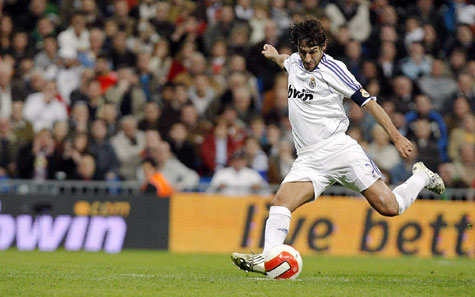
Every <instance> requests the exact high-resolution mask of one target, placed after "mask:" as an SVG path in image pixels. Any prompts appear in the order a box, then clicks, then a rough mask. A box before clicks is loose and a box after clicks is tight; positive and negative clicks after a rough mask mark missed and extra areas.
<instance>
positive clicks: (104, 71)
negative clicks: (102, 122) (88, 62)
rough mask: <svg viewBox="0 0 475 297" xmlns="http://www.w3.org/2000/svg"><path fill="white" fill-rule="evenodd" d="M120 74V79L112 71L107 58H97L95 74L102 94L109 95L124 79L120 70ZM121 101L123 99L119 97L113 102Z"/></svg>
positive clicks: (100, 56)
mask: <svg viewBox="0 0 475 297" xmlns="http://www.w3.org/2000/svg"><path fill="white" fill-rule="evenodd" d="M85 71H87V70H85ZM118 72H119V77H118V74H117V73H116V72H115V71H111V66H110V63H109V60H108V58H107V57H106V56H104V55H99V56H97V57H96V60H95V65H94V74H95V79H97V81H99V83H100V84H101V89H102V93H107V91H109V89H110V88H111V87H113V86H115V85H116V83H117V82H118V80H120V79H121V78H122V77H120V73H121V71H120V70H119V71H118ZM106 96H107V94H106ZM120 99H121V97H120V96H119V98H118V99H116V100H112V101H114V102H117V101H118V100H120Z"/></svg>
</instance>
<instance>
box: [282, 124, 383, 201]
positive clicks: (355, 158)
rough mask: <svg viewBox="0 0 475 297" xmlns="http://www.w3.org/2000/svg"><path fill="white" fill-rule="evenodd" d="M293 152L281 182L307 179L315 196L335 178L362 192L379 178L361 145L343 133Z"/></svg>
mask: <svg viewBox="0 0 475 297" xmlns="http://www.w3.org/2000/svg"><path fill="white" fill-rule="evenodd" d="M297 155H298V157H297V159H296V160H295V162H294V163H293V165H292V168H291V169H290V172H289V173H288V174H287V176H286V177H285V179H284V181H283V182H282V183H289V182H297V181H311V182H312V184H313V189H314V193H315V199H317V198H318V196H320V195H321V193H322V192H323V191H325V190H326V189H327V188H329V187H330V186H331V185H333V184H334V183H335V182H337V183H339V184H341V185H343V186H345V187H346V188H349V189H352V190H355V191H358V192H362V191H364V190H366V189H367V188H369V187H370V186H371V185H372V184H374V183H375V182H376V181H377V180H378V179H380V178H381V179H383V175H382V174H381V172H380V171H379V169H378V167H377V166H376V165H375V164H374V162H373V161H372V160H371V158H370V157H369V156H368V155H367V154H366V153H365V151H364V150H363V148H362V147H361V146H360V145H359V144H358V143H357V142H356V141H355V140H354V139H353V138H351V137H350V136H348V135H346V134H344V133H339V134H337V135H334V136H332V137H330V138H329V139H326V140H324V141H322V142H321V143H318V144H314V145H311V146H308V147H305V148H303V149H300V150H298V151H297Z"/></svg>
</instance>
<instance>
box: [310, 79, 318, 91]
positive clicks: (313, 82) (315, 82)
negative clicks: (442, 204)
mask: <svg viewBox="0 0 475 297" xmlns="http://www.w3.org/2000/svg"><path fill="white" fill-rule="evenodd" d="M308 86H309V87H310V89H313V88H315V87H316V86H317V81H316V80H315V77H311V78H310V81H309V82H308Z"/></svg>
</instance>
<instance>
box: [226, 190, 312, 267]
mask: <svg viewBox="0 0 475 297" xmlns="http://www.w3.org/2000/svg"><path fill="white" fill-rule="evenodd" d="M314 197H315V194H314V186H313V183H312V182H310V181H303V182H286V183H283V184H282V185H281V186H280V188H279V190H278V191H277V193H276V195H275V196H274V198H273V199H272V201H271V207H270V209H269V218H268V219H267V221H266V229H265V234H264V236H265V242H264V250H263V252H262V254H241V253H233V254H232V255H231V259H232V261H233V263H234V264H235V265H236V266H238V267H239V268H240V269H242V270H245V271H252V272H259V273H264V274H265V268H264V255H265V253H266V252H267V251H268V250H270V249H271V248H273V247H274V246H277V245H281V244H283V243H284V241H285V237H286V236H287V233H288V230H289V227H290V219H291V218H292V212H293V211H294V210H295V209H297V208H298V207H299V206H301V205H302V204H304V203H306V202H309V201H312V200H313V199H314Z"/></svg>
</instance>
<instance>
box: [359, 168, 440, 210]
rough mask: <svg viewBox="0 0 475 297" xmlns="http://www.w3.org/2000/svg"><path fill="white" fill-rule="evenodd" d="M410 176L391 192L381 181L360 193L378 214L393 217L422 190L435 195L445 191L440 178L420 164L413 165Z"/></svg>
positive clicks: (410, 203)
mask: <svg viewBox="0 0 475 297" xmlns="http://www.w3.org/2000/svg"><path fill="white" fill-rule="evenodd" d="M412 173H413V174H412V176H411V177H410V178H408V179H407V180H406V182H404V183H403V184H401V185H399V186H397V187H396V188H395V189H394V190H393V191H391V190H390V189H389V187H388V186H387V185H386V184H385V183H384V182H383V181H382V180H377V181H376V182H375V183H374V184H372V185H371V186H370V187H369V188H368V189H366V190H364V191H362V192H361V193H362V194H363V195H364V196H365V197H366V199H367V200H368V202H369V203H370V204H371V206H373V208H374V209H376V210H377V211H378V212H379V213H380V214H382V215H385V216H395V215H399V214H402V213H403V212H404V211H405V210H406V209H407V208H409V206H411V205H412V204H413V203H414V201H415V200H416V198H417V196H418V195H419V193H420V192H421V191H422V189H423V188H427V189H429V190H431V191H432V192H434V193H436V194H441V193H442V192H444V190H445V186H444V182H443V181H442V179H441V178H440V176H439V175H438V174H436V173H434V172H432V171H431V170H429V169H428V168H427V167H426V166H425V165H424V164H423V163H422V162H418V163H416V164H414V167H413V168H412Z"/></svg>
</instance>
